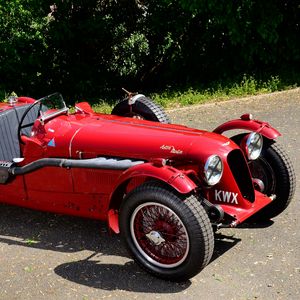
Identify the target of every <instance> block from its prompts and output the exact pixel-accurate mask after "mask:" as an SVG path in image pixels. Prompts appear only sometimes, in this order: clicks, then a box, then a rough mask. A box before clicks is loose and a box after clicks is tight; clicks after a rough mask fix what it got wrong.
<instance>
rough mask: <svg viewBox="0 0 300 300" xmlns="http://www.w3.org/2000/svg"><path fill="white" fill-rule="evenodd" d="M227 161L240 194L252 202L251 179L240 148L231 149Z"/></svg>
mask: <svg viewBox="0 0 300 300" xmlns="http://www.w3.org/2000/svg"><path fill="white" fill-rule="evenodd" d="M227 162H228V165H229V167H230V169H231V172H232V174H233V176H234V179H235V181H236V183H237V185H238V187H239V189H240V191H241V193H242V196H243V197H244V198H246V199H247V200H249V201H250V202H254V199H255V197H254V189H253V184H252V179H251V175H250V171H249V168H248V165H247V162H246V160H245V158H244V156H243V154H242V152H241V150H238V149H236V150H233V151H231V152H230V153H229V154H228V158H227Z"/></svg>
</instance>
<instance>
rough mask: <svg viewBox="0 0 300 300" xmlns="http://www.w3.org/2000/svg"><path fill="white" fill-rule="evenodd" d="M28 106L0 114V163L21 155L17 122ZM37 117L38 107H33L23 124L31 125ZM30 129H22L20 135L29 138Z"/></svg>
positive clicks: (13, 108)
mask: <svg viewBox="0 0 300 300" xmlns="http://www.w3.org/2000/svg"><path fill="white" fill-rule="evenodd" d="M28 106H29V105H22V106H15V107H12V108H11V109H8V110H5V111H2V112H0V161H12V160H13V159H14V158H18V157H20V155H21V151H20V142H19V137H18V126H19V121H20V119H21V117H22V115H23V114H24V112H25V110H26V109H27V108H28ZM37 117H38V107H33V109H32V110H31V111H29V113H28V114H27V116H26V118H25V120H24V122H26V123H33V122H34V121H35V120H36V119H37ZM31 129H32V127H28V128H24V129H22V134H25V135H26V136H30V133H31Z"/></svg>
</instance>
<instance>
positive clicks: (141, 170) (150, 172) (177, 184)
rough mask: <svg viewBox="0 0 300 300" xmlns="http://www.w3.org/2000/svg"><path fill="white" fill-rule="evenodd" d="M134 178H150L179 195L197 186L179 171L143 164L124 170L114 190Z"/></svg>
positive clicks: (167, 167)
mask: <svg viewBox="0 0 300 300" xmlns="http://www.w3.org/2000/svg"><path fill="white" fill-rule="evenodd" d="M134 177H150V178H154V179H157V180H160V181H163V182H165V183H166V184H168V185H170V186H172V187H173V188H174V189H175V190H177V191H178V192H179V193H180V194H187V193H189V192H191V191H192V190H194V189H195V188H196V187H197V186H196V184H195V183H194V181H192V180H191V179H190V178H189V177H188V176H186V175H185V174H183V173H182V172H181V171H180V170H178V169H175V168H173V167H170V166H159V167H157V166H155V165H153V164H152V163H144V164H141V165H137V166H134V167H131V168H129V169H128V170H126V171H125V172H124V173H123V174H122V175H121V177H120V178H119V179H118V181H117V183H116V185H115V189H114V191H115V190H117V188H118V187H119V186H120V185H121V184H123V183H124V182H126V181H128V180H129V179H132V178H134Z"/></svg>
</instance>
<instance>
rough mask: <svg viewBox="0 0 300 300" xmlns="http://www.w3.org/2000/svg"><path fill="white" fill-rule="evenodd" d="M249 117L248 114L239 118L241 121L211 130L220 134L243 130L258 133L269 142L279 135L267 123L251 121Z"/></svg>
mask: <svg viewBox="0 0 300 300" xmlns="http://www.w3.org/2000/svg"><path fill="white" fill-rule="evenodd" d="M251 117H252V116H251V115H250V114H246V115H243V116H241V119H236V120H231V121H228V122H226V123H224V124H222V125H220V126H218V127H217V128H216V129H214V130H213V132H215V133H219V134H222V133H223V132H225V131H229V130H234V129H245V130H249V131H255V132H258V133H260V134H261V135H263V136H264V137H266V138H268V139H270V140H274V139H276V138H277V137H278V136H280V135H281V133H280V132H279V131H277V130H276V129H275V128H273V127H272V126H271V125H270V124H269V123H267V122H262V121H259V120H252V119H251Z"/></svg>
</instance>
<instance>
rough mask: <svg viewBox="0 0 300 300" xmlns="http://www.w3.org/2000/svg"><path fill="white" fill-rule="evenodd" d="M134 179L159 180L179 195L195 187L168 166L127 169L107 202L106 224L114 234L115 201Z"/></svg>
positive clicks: (142, 165) (148, 165)
mask: <svg viewBox="0 0 300 300" xmlns="http://www.w3.org/2000/svg"><path fill="white" fill-rule="evenodd" d="M135 177H149V178H153V179H157V180H160V181H162V182H165V183H166V184H167V185H169V186H171V187H173V188H174V189H175V190H176V191H177V192H179V193H180V194H187V193H190V192H191V191H193V190H194V189H195V188H196V187H197V185H196V184H195V182H194V181H192V180H191V179H190V178H189V177H188V176H187V175H185V174H184V173H182V172H181V171H180V170H178V169H175V168H173V167H170V166H159V167H158V166H155V165H153V164H152V163H145V164H141V165H136V166H134V167H131V168H129V169H128V170H126V171H125V172H124V173H123V174H122V175H121V177H120V178H119V179H118V181H117V183H116V185H115V187H114V189H113V192H112V194H111V196H110V200H109V202H110V209H109V211H108V224H109V227H110V228H111V229H112V230H113V231H114V232H115V233H119V232H120V229H119V221H118V219H119V213H118V207H117V206H116V205H115V201H116V200H117V198H119V197H120V196H122V193H121V194H120V189H121V190H122V188H123V186H124V184H125V185H126V183H127V182H129V180H131V179H132V178H135ZM117 202H118V201H117Z"/></svg>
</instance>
